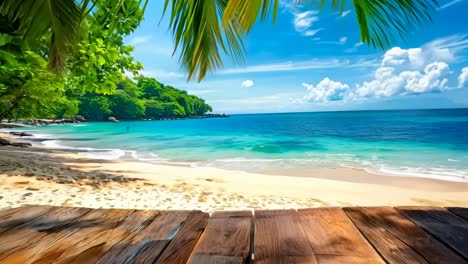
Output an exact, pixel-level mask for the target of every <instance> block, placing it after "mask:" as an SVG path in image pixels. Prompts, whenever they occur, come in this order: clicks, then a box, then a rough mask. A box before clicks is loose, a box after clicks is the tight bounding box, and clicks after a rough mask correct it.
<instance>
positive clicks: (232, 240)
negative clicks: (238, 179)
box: [188, 211, 253, 264]
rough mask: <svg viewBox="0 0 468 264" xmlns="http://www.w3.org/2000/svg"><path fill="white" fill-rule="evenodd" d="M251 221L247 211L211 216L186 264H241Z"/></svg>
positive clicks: (247, 250)
mask: <svg viewBox="0 0 468 264" xmlns="http://www.w3.org/2000/svg"><path fill="white" fill-rule="evenodd" d="M252 220H253V219H252V213H251V212H250V211H245V212H218V213H217V212H215V213H213V214H212V216H211V218H209V219H208V223H207V226H206V228H205V231H204V232H203V234H202V236H201V237H200V239H199V240H198V243H197V245H196V246H195V248H194V250H193V252H192V254H191V256H190V258H189V260H188V263H193V264H202V263H222V261H227V262H226V263H245V262H246V261H248V260H247V259H248V258H250V237H251V227H252ZM213 261H214V262H213ZM239 261H240V262H239Z"/></svg>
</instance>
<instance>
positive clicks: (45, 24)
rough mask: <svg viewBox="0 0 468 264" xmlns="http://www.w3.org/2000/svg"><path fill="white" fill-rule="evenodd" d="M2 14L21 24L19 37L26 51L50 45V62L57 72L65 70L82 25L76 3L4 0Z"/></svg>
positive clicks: (53, 0)
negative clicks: (43, 44) (45, 44)
mask: <svg viewBox="0 0 468 264" xmlns="http://www.w3.org/2000/svg"><path fill="white" fill-rule="evenodd" d="M0 13H1V14H2V15H4V16H6V17H7V18H8V20H9V21H11V22H16V23H19V27H18V28H17V32H18V36H19V37H20V38H21V42H22V44H24V45H26V48H27V47H28V46H29V47H33V46H37V45H40V43H42V42H44V40H45V41H46V42H48V43H49V52H48V53H49V54H48V60H49V62H50V66H51V68H53V69H63V68H64V66H65V62H66V59H67V55H68V54H69V53H70V52H71V47H72V46H73V45H71V44H73V43H77V42H78V40H79V38H78V33H79V29H80V23H81V11H80V7H79V5H78V4H77V2H76V1H75V0H60V1H59V0H21V1H18V0H3V1H1V2H0Z"/></svg>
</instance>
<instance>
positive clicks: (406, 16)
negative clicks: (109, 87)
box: [164, 0, 438, 81]
mask: <svg viewBox="0 0 468 264" xmlns="http://www.w3.org/2000/svg"><path fill="white" fill-rule="evenodd" d="M294 2H295V3H296V4H297V5H304V6H307V7H310V8H314V9H320V10H323V9H324V8H326V7H327V6H329V7H331V9H332V10H335V11H339V12H340V13H342V12H343V11H344V10H345V9H346V8H351V5H352V6H354V10H355V12H356V16H357V20H358V24H359V30H360V36H361V41H362V42H364V43H366V44H368V45H372V46H374V47H377V48H386V47H388V46H389V45H390V44H391V43H392V42H393V41H394V40H395V39H396V38H398V37H405V36H406V35H407V34H408V33H410V32H411V31H412V30H414V29H415V27H416V26H419V25H421V24H422V23H424V22H427V21H430V20H431V14H432V13H433V12H434V11H435V9H436V7H437V6H438V4H437V1H436V0H391V1H390V0H353V1H352V3H349V2H350V1H347V0H295V1H294ZM170 5H171V11H170V27H171V29H172V32H173V35H174V39H175V43H176V45H175V50H177V49H178V48H179V47H180V46H181V58H180V61H181V63H182V65H183V66H184V67H185V68H186V69H187V70H188V73H189V79H192V78H193V76H195V75H198V80H199V81H200V80H201V79H202V78H203V77H204V76H205V74H206V73H207V72H208V71H214V70H216V69H218V68H219V67H221V66H222V61H221V56H220V53H219V49H220V48H221V49H222V50H224V51H225V52H228V53H229V54H230V55H231V56H233V57H234V59H235V60H236V61H242V60H243V55H244V49H243V45H242V37H243V36H245V35H246V34H248V33H249V32H250V30H251V29H252V27H253V25H254V24H255V22H256V21H257V20H258V19H259V18H260V20H265V19H267V18H268V17H269V16H270V15H271V17H272V19H273V21H275V19H276V14H277V12H278V5H279V0H248V1H247V0H203V1H202V0H198V1H197V0H165V6H164V13H166V12H167V10H168V8H169V6H170ZM214 6H216V7H217V9H218V10H217V12H214V9H213V8H214ZM220 18H221V25H220V24H219V20H220ZM175 50H174V51H175Z"/></svg>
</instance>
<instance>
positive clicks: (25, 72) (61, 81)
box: [0, 0, 437, 119]
mask: <svg viewBox="0 0 468 264" xmlns="http://www.w3.org/2000/svg"><path fill="white" fill-rule="evenodd" d="M148 1H149V0H79V1H78V0H60V1H57V0H54V1H51V0H21V1H19V0H2V1H0V119H3V118H13V119H16V118H35V117H41V118H42V117H61V116H71V115H75V114H77V113H79V112H81V113H83V114H84V115H85V116H88V117H92V118H94V119H103V118H105V117H106V116H108V115H115V116H118V117H120V118H123V119H131V118H138V117H145V116H146V117H159V116H190V115H196V114H200V113H203V112H205V111H209V110H211V108H210V107H209V106H208V105H206V104H205V103H204V102H203V101H202V100H200V99H198V98H196V97H194V96H189V95H187V94H184V93H183V92H181V91H177V90H175V89H174V88H172V87H169V86H164V85H161V84H159V83H157V82H156V81H154V80H151V79H145V78H139V79H137V83H134V82H133V81H130V80H128V79H127V78H126V77H125V76H126V74H128V73H131V74H133V75H138V72H139V70H141V69H142V67H143V66H142V65H141V64H140V63H138V62H137V61H135V60H134V58H133V57H132V55H131V52H132V51H133V47H131V46H128V45H125V43H124V41H123V39H124V37H125V36H127V35H129V34H130V33H132V32H133V31H134V30H135V29H136V28H137V27H138V26H139V24H140V23H141V21H142V19H143V15H144V13H145V9H146V6H147V4H148ZM154 1H157V0H154ZM279 2H280V0H251V1H245V0H213V1H204V0H203V1H202V0H199V1H194V0H191V1H189V0H165V1H164V3H165V7H164V12H163V15H166V16H167V17H168V18H169V24H170V29H171V31H172V33H173V35H174V40H175V49H176V50H177V49H178V50H179V51H180V54H181V58H180V61H181V63H182V66H183V67H184V68H185V69H186V70H187V72H188V79H192V78H198V80H199V81H200V80H202V79H203V78H204V76H205V75H206V74H207V72H209V71H213V70H216V69H218V68H220V67H222V60H221V52H226V53H228V54H229V55H231V57H232V58H234V60H235V61H236V62H241V61H243V56H244V49H243V45H242V38H243V37H244V36H245V35H246V34H248V33H249V32H250V30H251V28H252V27H253V25H254V24H255V22H256V21H257V19H261V20H265V19H267V18H273V20H275V16H276V13H277V12H278V6H279ZM291 2H293V1H291ZM294 2H295V3H297V4H299V5H303V6H310V7H311V8H314V9H323V8H324V7H325V6H331V8H332V9H333V10H337V11H338V12H343V11H344V10H345V9H348V8H354V11H355V12H356V17H357V19H358V24H359V29H360V32H361V40H362V41H363V42H364V43H366V44H370V45H373V46H375V47H380V48H383V47H386V46H388V45H389V44H390V43H391V41H392V40H394V39H395V38H396V37H400V36H403V35H405V34H406V33H408V32H412V31H413V30H414V25H418V24H420V23H422V22H424V21H428V20H430V14H431V12H433V11H434V10H435V8H436V7H437V1H436V0H395V1H381V0H366V1H346V0H314V1H310V0H297V1H294ZM152 15H154V14H152ZM153 86H154V87H153ZM150 87H153V88H150Z"/></svg>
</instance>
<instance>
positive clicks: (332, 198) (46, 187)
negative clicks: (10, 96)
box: [0, 135, 468, 212]
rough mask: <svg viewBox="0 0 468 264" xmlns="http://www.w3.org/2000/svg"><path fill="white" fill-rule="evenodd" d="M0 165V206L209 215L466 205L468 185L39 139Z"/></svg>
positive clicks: (3, 153) (4, 154)
mask: <svg viewBox="0 0 468 264" xmlns="http://www.w3.org/2000/svg"><path fill="white" fill-rule="evenodd" d="M1 136H2V137H4V136H5V135H1ZM0 165H1V166H0V179H1V182H0V189H1V193H2V195H1V199H0V208H6V207H16V206H20V205H23V204H49V205H67V206H84V207H92V208H135V209H158V210H169V209H172V210H175V209H178V210H179V209H180V210H193V209H197V210H202V211H208V212H211V211H214V210H245V209H295V208H305V207H323V206H401V205H425V206H465V207H466V206H468V183H464V182H449V181H443V180H435V179H426V178H417V177H401V176H385V175H375V174H372V173H369V172H366V171H364V170H359V169H351V168H320V169H300V170H296V171H293V170H287V171H278V170H275V171H264V172H262V173H249V172H243V171H232V170H224V169H219V168H212V167H188V166H171V165H161V164H151V163H145V162H136V161H121V160H97V159H89V158H86V157H84V156H83V155H80V154H77V153H70V152H65V151H59V150H51V149H47V148H45V147H43V146H41V145H40V144H34V145H33V147H32V148H17V147H1V148H0Z"/></svg>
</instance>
